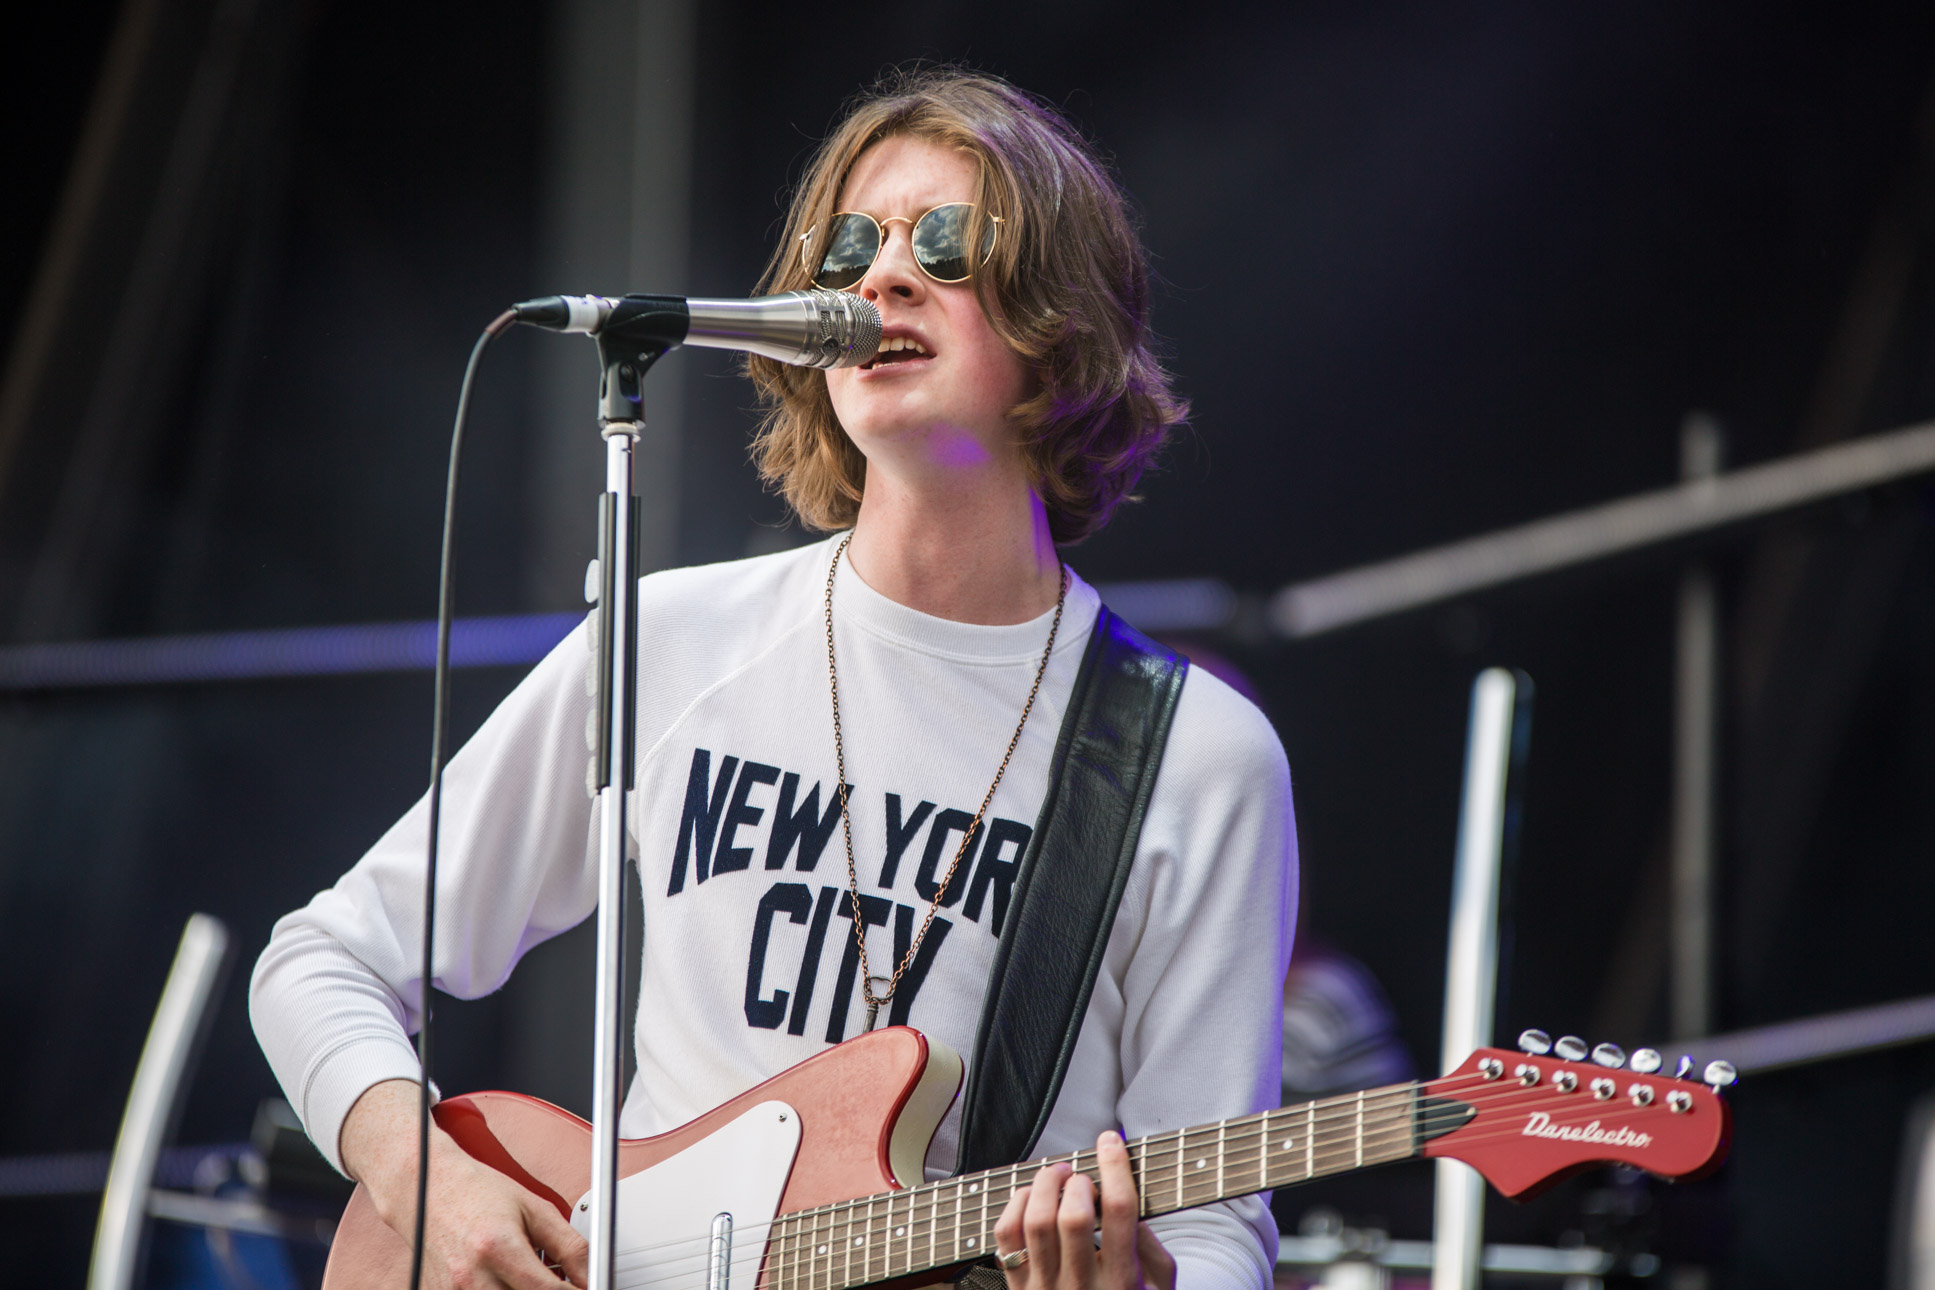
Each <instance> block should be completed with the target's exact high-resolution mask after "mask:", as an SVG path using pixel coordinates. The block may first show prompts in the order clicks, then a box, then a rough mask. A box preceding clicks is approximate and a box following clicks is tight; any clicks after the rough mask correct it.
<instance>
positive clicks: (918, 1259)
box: [323, 1026, 1731, 1290]
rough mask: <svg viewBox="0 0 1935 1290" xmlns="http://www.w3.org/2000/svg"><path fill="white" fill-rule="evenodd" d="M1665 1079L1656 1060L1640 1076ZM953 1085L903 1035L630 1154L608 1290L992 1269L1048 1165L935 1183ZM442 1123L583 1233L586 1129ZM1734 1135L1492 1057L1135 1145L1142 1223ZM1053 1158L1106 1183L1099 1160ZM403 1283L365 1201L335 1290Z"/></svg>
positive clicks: (1725, 1127) (1684, 1150)
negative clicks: (1293, 1195)
mask: <svg viewBox="0 0 1935 1290" xmlns="http://www.w3.org/2000/svg"><path fill="white" fill-rule="evenodd" d="M1635 1056H1636V1057H1638V1056H1639V1055H1638V1054H1636V1055H1635ZM1657 1063H1658V1057H1657V1055H1654V1054H1647V1055H1646V1060H1641V1061H1639V1062H1638V1065H1639V1066H1641V1067H1656V1066H1657ZM1730 1074H1731V1073H1730V1072H1729V1073H1728V1078H1730ZM960 1083H961V1059H960V1057H958V1056H957V1055H956V1054H955V1053H953V1052H952V1051H950V1050H948V1049H947V1048H945V1047H944V1046H943V1045H941V1044H938V1043H935V1042H933V1041H930V1040H929V1039H927V1038H926V1037H925V1036H923V1035H922V1034H921V1033H920V1032H919V1031H916V1030H912V1029H909V1028H908V1027H905V1026H897V1027H892V1028H889V1029H887V1030H880V1031H875V1032H873V1033H871V1034H865V1035H861V1036H860V1037H858V1038H856V1039H850V1040H848V1041H847V1042H846V1043H843V1044H839V1045H837V1046H836V1047H833V1048H829V1049H828V1050H827V1051H825V1052H823V1053H821V1054H819V1055H818V1056H816V1057H812V1058H809V1059H808V1060H806V1061H803V1062H801V1063H800V1064H799V1065H797V1066H795V1067H793V1068H792V1069H791V1070H789V1071H786V1072H785V1073H783V1074H781V1075H777V1076H774V1077H773V1078H772V1079H770V1080H767V1081H766V1082H765V1083H764V1084H761V1085H760V1086H759V1087H757V1088H755V1089H752V1090H750V1091H749V1092H746V1093H744V1094H741V1095H740V1096H739V1097H736V1098H734V1099H733V1100H732V1101H730V1102H727V1103H726V1104H725V1105H723V1106H720V1107H717V1108H715V1109H713V1110H711V1111H708V1112H707V1113H706V1114H704V1115H702V1116H700V1117H699V1118H698V1119H696V1120H693V1121H692V1122H691V1123H689V1124H687V1125H685V1126H683V1127H682V1128H678V1129H674V1130H672V1131H671V1132H669V1133H663V1134H660V1135H659V1136H657V1137H654V1138H640V1139H637V1140H635V1141H630V1142H624V1143H621V1144H620V1146H619V1163H618V1173H619V1177H620V1182H619V1187H618V1207H619V1213H618V1232H619V1241H618V1250H619V1253H618V1261H617V1262H618V1276H617V1281H616V1284H617V1285H618V1286H621V1287H651V1290H706V1288H707V1286H708V1284H709V1283H713V1282H719V1283H729V1284H730V1285H732V1286H737V1287H739V1288H740V1290H753V1287H759V1288H760V1290H847V1288H848V1287H858V1286H868V1285H873V1284H875V1283H877V1282H882V1281H896V1282H899V1283H901V1284H903V1285H919V1284H923V1283H926V1282H930V1281H941V1280H946V1279H948V1278H950V1277H951V1276H954V1275H956V1274H957V1273H958V1272H959V1270H960V1269H961V1267H962V1266H963V1265H965V1264H968V1263H972V1262H975V1261H977V1260H980V1259H984V1258H986V1257H988V1256H989V1255H991V1254H993V1253H994V1235H993V1231H994V1221H995V1219H996V1218H998V1217H999V1216H1000V1214H1001V1210H1002V1207H1003V1206H1005V1205H1006V1204H1007V1203H1008V1197H1009V1195H1010V1194H1011V1193H1012V1192H1013V1191H1014V1190H1015V1189H1016V1188H1017V1187H1019V1186H1025V1185H1026V1184H1027V1182H1028V1181H1029V1180H1030V1179H1031V1178H1032V1177H1033V1176H1034V1172H1035V1170H1036V1169H1037V1168H1039V1167H1040V1165H1042V1164H1043V1163H1046V1162H1045V1161H1035V1162H1033V1163H1030V1164H1025V1165H1012V1166H1006V1167H1003V1168H1000V1169H990V1170H987V1171H985V1172H982V1173H973V1174H964V1175H962V1176H961V1177H958V1178H947V1179H943V1180H942V1181H940V1182H932V1183H930V1182H923V1181H922V1179H923V1177H924V1174H923V1171H922V1163H921V1162H922V1159H923V1157H924V1156H925V1155H926V1153H927V1147H928V1144H929V1142H930V1141H931V1140H932V1138H933V1136H934V1130H935V1129H936V1128H937V1127H938V1126H939V1124H940V1122H941V1117H942V1116H943V1115H944V1114H945V1113H946V1112H947V1109H948V1107H949V1106H950V1105H951V1104H952V1103H953V1101H954V1096H955V1094H956V1092H957V1091H958V1090H959V1088H960ZM436 1116H437V1123H439V1124H440V1125H442V1126H443V1128H444V1129H445V1130H446V1131H448V1132H449V1133H450V1135H451V1136H452V1137H453V1138H455V1139H456V1140H457V1142H458V1143H459V1144H461V1145H462V1146H463V1148H464V1149H465V1150H466V1151H468V1152H470V1154H471V1155H473V1156H475V1157H477V1159H479V1160H481V1161H483V1162H484V1163H486V1164H488V1165H491V1166H492V1167H494V1168H496V1169H499V1170H501V1171H503V1172H504V1173H505V1174H508V1175H509V1176H510V1177H512V1178H515V1179H516V1180H517V1181H518V1182H520V1183H522V1184H523V1185H524V1186H525V1187H528V1188H530V1189H531V1191H533V1192H535V1193H536V1194H537V1195H539V1196H542V1197H543V1198H544V1199H545V1200H548V1201H549V1202H551V1203H552V1204H553V1205H556V1206H557V1207H558V1212H559V1213H561V1214H564V1215H566V1216H567V1217H569V1218H570V1219H571V1221H572V1224H573V1226H575V1227H577V1228H578V1229H579V1230H580V1231H581V1232H586V1233H587V1234H588V1233H589V1231H590V1221H591V1212H590V1204H589V1200H588V1198H587V1197H586V1193H587V1192H588V1191H589V1190H590V1186H591V1126H589V1125H588V1124H586V1123H585V1122H584V1121H583V1120H581V1119H579V1118H578V1117H577V1116H575V1115H572V1114H570V1113H569V1112H567V1111H561V1110H559V1109H558V1108H557V1107H555V1106H552V1105H550V1104H549V1103H547V1102H540V1101H538V1100H537V1099H536V1098H530V1097H524V1096H522V1095H520V1094H517V1093H475V1094H471V1095H469V1096H466V1097H453V1098H451V1099H449V1100H447V1101H445V1102H443V1103H442V1104H440V1105H439V1106H438V1107H437V1108H436ZM1729 1124H1730V1115H1729V1112H1728V1110H1727V1106H1726V1103H1725V1102H1723V1101H1722V1100H1721V1099H1720V1098H1719V1096H1718V1095H1717V1092H1716V1090H1715V1089H1710V1088H1708V1087H1707V1086H1706V1085H1704V1084H1696V1083H1692V1082H1690V1081H1688V1080H1686V1079H1683V1078H1674V1077H1670V1076H1666V1075H1661V1074H1656V1073H1654V1071H1652V1070H1637V1069H1635V1070H1616V1069H1609V1068H1608V1067H1606V1066H1603V1065H1587V1064H1584V1063H1580V1062H1574V1061H1566V1060H1562V1059H1560V1058H1557V1057H1546V1056H1532V1055H1528V1054H1526V1053H1512V1052H1505V1051H1503V1050H1500V1049H1491V1048H1486V1049H1480V1050H1479V1051H1478V1052H1476V1053H1474V1054H1472V1056H1471V1057H1470V1058H1469V1059H1468V1060H1467V1061H1466V1062H1465V1064H1464V1065H1463V1066H1461V1067H1459V1068H1458V1069H1457V1070H1455V1071H1453V1072H1452V1073H1451V1074H1449V1075H1445V1076H1442V1077H1440V1078H1438V1079H1434V1080H1425V1081H1423V1082H1421V1083H1417V1084H1396V1085H1392V1086H1391V1087H1389V1088H1380V1089H1373V1090H1370V1091H1368V1092H1364V1093H1353V1094H1349V1095H1347V1096H1344V1097H1332V1098H1326V1099H1324V1100H1322V1101H1317V1102H1308V1103H1305V1104H1304V1105H1302V1106H1290V1107H1284V1108H1283V1109H1282V1110H1277V1111H1265V1112H1262V1113H1260V1114H1257V1115H1246V1116H1241V1117H1239V1118H1237V1119H1233V1120H1225V1121H1223V1122H1222V1123H1220V1124H1210V1125H1204V1126H1203V1127H1201V1128H1195V1129H1181V1130H1177V1131H1174V1132H1170V1133H1158V1134H1153V1135H1151V1136H1149V1137H1146V1138H1138V1139H1136V1140H1134V1141H1132V1142H1130V1143H1129V1144H1128V1146H1129V1161H1130V1164H1131V1166H1132V1167H1133V1168H1134V1170H1135V1174H1136V1182H1137V1186H1138V1189H1139V1191H1140V1194H1141V1198H1142V1213H1143V1216H1144V1217H1145V1218H1146V1217H1150V1216H1153V1215H1156V1214H1167V1213H1170V1212H1172V1211H1174V1210H1179V1209H1188V1208H1190V1207H1191V1206H1194V1205H1203V1204H1207V1203H1209V1202H1210V1201H1215V1200H1222V1199H1225V1198H1227V1197H1231V1196H1242V1195H1246V1194H1248V1193H1250V1192H1255V1191H1262V1190H1264V1189H1266V1188H1272V1187H1285V1186H1289V1185H1291V1184H1293V1183H1300V1182H1303V1181H1305V1180H1306V1179H1310V1178H1316V1177H1319V1176H1321V1175H1324V1174H1336V1173H1344V1172H1346V1171H1348V1170H1353V1169H1362V1168H1367V1167H1369V1166H1371V1165H1378V1164H1386V1163H1388V1162H1390V1161H1394V1160H1409V1159H1411V1158H1413V1157H1416V1156H1450V1157H1452V1158H1453V1159H1457V1160H1462V1161H1464V1162H1465V1163H1466V1164H1469V1165H1471V1166H1472V1167H1473V1168H1475V1169H1477V1170H1478V1171H1479V1172H1480V1173H1481V1174H1483V1175H1484V1176H1485V1177H1486V1179H1488V1180H1489V1181H1490V1182H1491V1184H1492V1185H1493V1186H1494V1187H1496V1188H1498V1190H1499V1191H1501V1192H1503V1193H1504V1194H1505V1195H1506V1196H1509V1197H1513V1198H1515V1199H1517V1198H1522V1197H1525V1196H1529V1195H1532V1194H1533V1193H1534V1192H1537V1191H1539V1190H1542V1189H1543V1188H1545V1187H1547V1186H1550V1185H1551V1184H1552V1183H1554V1182H1556V1181H1558V1180H1559V1179H1560V1178H1562V1177H1564V1176H1566V1175H1567V1174H1570V1173H1574V1172H1577V1171H1578V1170H1580V1169H1584V1168H1586V1167H1587V1166H1589V1165H1593V1164H1601V1163H1613V1162H1616V1163H1620V1164H1627V1165H1633V1166H1635V1167H1637V1168H1640V1169H1644V1170H1646V1171H1648V1172H1649V1173H1654V1174H1658V1175H1660V1176H1661V1177H1664V1178H1691V1177H1697V1176H1699V1175H1701V1174H1703V1173H1706V1172H1708V1171H1710V1170H1712V1169H1713V1168H1715V1167H1716V1166H1718V1165H1719V1163H1720V1160H1721V1158H1722V1157H1723V1156H1724V1155H1725V1154H1726V1150H1727V1138H1728V1131H1729ZM1056 1159H1060V1160H1067V1161H1070V1162H1071V1163H1072V1164H1073V1165H1074V1166H1075V1168H1076V1169H1078V1170H1080V1171H1082V1172H1084V1173H1086V1174H1088V1175H1089V1176H1090V1177H1094V1175H1095V1153H1094V1152H1093V1151H1081V1152H1077V1153H1075V1154H1074V1155H1073V1156H1061V1157H1056ZM721 1274H724V1275H723V1277H722V1276H721ZM409 1277H410V1249H409V1245H408V1244H407V1243H406V1242H405V1241H404V1240H403V1239H402V1238H401V1237H399V1236H397V1235H396V1234H395V1233H394V1232H392V1231H391V1230H390V1229H389V1228H388V1227H387V1226H385V1225H384V1223H383V1221H382V1220H381V1219H380V1218H378V1217H377V1216H376V1210H375V1208H374V1206H373V1205H372V1204H371V1203H370V1201H369V1198H368V1197H367V1196H366V1195H365V1194H364V1193H363V1191H362V1189H361V1188H358V1189H357V1191H356V1194H355V1195H354V1196H353V1197H352V1198H351V1200H350V1203H349V1208H348V1210H347V1211H346V1212H345V1213H344V1215H343V1221H342V1224H341V1226H340V1227H339V1228H338V1229H337V1232H336V1240H335V1243H334V1244H333V1246H332V1247H331V1249H330V1254H329V1267H328V1270H327V1273H326V1275H325V1277H324V1280H323V1286H324V1290H351V1288H354V1290H365V1288H368V1287H384V1288H387V1287H393V1286H394V1287H402V1286H407V1285H408V1284H409Z"/></svg>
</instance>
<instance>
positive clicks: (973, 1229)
mask: <svg viewBox="0 0 1935 1290" xmlns="http://www.w3.org/2000/svg"><path fill="white" fill-rule="evenodd" d="M1433 1101H1434V1099H1430V1098H1420V1096H1419V1086H1418V1085H1416V1084H1397V1085H1393V1086H1391V1087H1389V1088H1381V1089H1373V1090H1371V1091H1369V1092H1364V1093H1352V1094H1348V1095H1346V1096H1343V1097H1333V1098H1325V1099H1323V1100H1321V1101H1316V1102H1306V1103H1304V1104H1303V1105H1301V1106H1288V1107H1283V1108H1281V1109H1279V1110H1275V1111H1263V1112H1259V1113H1258V1114H1255V1115H1246V1116H1241V1117H1239V1118H1237V1119H1233V1120H1224V1121H1221V1122H1219V1123H1216V1124H1209V1125H1203V1126H1201V1127H1198V1128H1192V1129H1178V1130H1175V1131H1172V1132H1169V1133H1155V1134H1150V1135H1149V1136H1148V1137H1143V1138H1136V1139H1134V1140H1132V1141H1130V1142H1129V1143H1128V1150H1129V1166H1130V1169H1131V1171H1132V1172H1133V1173H1134V1175H1135V1179H1136V1191H1137V1194H1138V1195H1139V1196H1140V1198H1141V1204H1142V1216H1143V1217H1144V1218H1152V1217H1154V1216H1155V1215H1157V1214H1168V1213H1173V1212H1174V1211H1176V1210H1180V1209H1193V1208H1195V1207H1196V1206H1198V1205H1207V1204H1209V1203H1211V1202H1212V1201H1218V1200H1227V1199H1229V1198H1230V1197H1233V1196H1247V1195H1249V1194H1250V1193H1251V1192H1258V1191H1264V1190H1266V1189H1268V1188H1272V1187H1285V1186H1289V1185H1291V1184H1292V1183H1300V1182H1304V1181H1306V1180H1308V1179H1311V1178H1319V1177H1322V1176H1324V1175H1326V1174H1336V1173H1345V1172H1348V1171H1350V1170H1353V1169H1362V1168H1366V1167H1368V1166H1371V1165H1379V1164H1386V1163H1389V1162H1392V1161H1397V1160H1407V1159H1409V1158H1411V1157H1412V1156H1415V1155H1417V1154H1418V1153H1419V1149H1420V1147H1421V1146H1422V1145H1423V1142H1424V1140H1425V1138H1426V1137H1427V1136H1428V1135H1429V1130H1427V1129H1425V1128H1424V1127H1423V1120H1422V1119H1421V1113H1427V1108H1428V1106H1429V1104H1430V1103H1431V1102H1433ZM1057 1163H1066V1164H1069V1165H1071V1166H1073V1168H1074V1170H1075V1172H1077V1173H1080V1174H1085V1175H1087V1176H1088V1177H1089V1178H1090V1179H1091V1180H1093V1181H1097V1182H1098V1183H1099V1181H1100V1179H1099V1175H1098V1172H1097V1166H1096V1158H1095V1152H1094V1151H1093V1150H1092V1149H1091V1150H1086V1151H1077V1152H1074V1153H1073V1154H1071V1155H1064V1156H1051V1157H1049V1158H1048V1159H1046V1160H1036V1161H1031V1162H1029V1163H1027V1164H1019V1165H1008V1166H1004V1167H1002V1168H999V1169H988V1170H983V1171H981V1172H979V1173H971V1174H963V1175H961V1176H959V1177H957V1178H944V1179H942V1180H941V1181H939V1182H932V1183H926V1184H923V1185H922V1186H919V1187H911V1188H908V1189H907V1190H905V1191H895V1192H883V1193H881V1194H879V1195H876V1196H867V1197H862V1198H861V1199H859V1200H852V1201H842V1202H840V1203H838V1204H834V1205H825V1206H822V1207H821V1208H819V1209H812V1210H802V1211H799V1212H797V1213H793V1214H788V1215H786V1216H784V1217H783V1218H781V1219H779V1220H778V1221H777V1222H776V1223H775V1224H774V1229H773V1231H774V1235H773V1241H772V1244H771V1246H770V1250H771V1253H772V1256H773V1257H772V1259H771V1261H770V1262H769V1264H768V1271H769V1276H770V1282H769V1284H770V1285H771V1287H772V1290H846V1288H847V1287H852V1286H864V1285H871V1284H873V1283H875V1282H878V1281H886V1280H889V1279H891V1278H894V1277H901V1276H908V1275H911V1274H914V1273H918V1272H925V1271H927V1270H929V1269H932V1268H940V1267H947V1266H949V1265H952V1264H958V1263H965V1262H970V1261H973V1260H976V1259H983V1258H987V1257H990V1256H991V1255H993V1254H994V1252H995V1251H994V1224H995V1220H996V1219H998V1218H999V1217H1000V1216H1001V1212H1002V1210H1003V1209H1005V1208H1006V1207H1007V1204H1008V1201H1009V1199H1010V1198H1011V1197H1012V1196H1013V1195H1014V1194H1015V1192H1017V1191H1019V1190H1020V1189H1022V1188H1024V1187H1026V1186H1027V1185H1028V1184H1029V1183H1030V1182H1031V1181H1033V1179H1034V1176H1035V1173H1036V1172H1037V1171H1038V1170H1039V1169H1040V1168H1041V1167H1042V1166H1043V1165H1048V1164H1057Z"/></svg>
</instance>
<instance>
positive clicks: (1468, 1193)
mask: <svg viewBox="0 0 1935 1290" xmlns="http://www.w3.org/2000/svg"><path fill="white" fill-rule="evenodd" d="M1531 691H1532V686H1531V682H1530V681H1529V680H1527V679H1526V678H1524V677H1523V676H1521V675H1519V674H1517V673H1514V672H1509V671H1506V670H1505V669H1503V668H1488V669H1487V670H1485V671H1483V672H1481V673H1479V674H1478V679H1477V680H1476V681H1475V682H1473V684H1472V688H1471V721H1470V726H1469V731H1468V734H1467V737H1466V744H1465V792H1464V802H1463V804H1462V806H1461V807H1460V809H1459V817H1458V860H1457V869H1456V872H1455V874H1454V876H1453V878H1452V888H1451V938H1450V947H1449V949H1448V951H1447V953H1446V960H1445V1020H1444V1045H1443V1049H1442V1059H1441V1069H1443V1070H1451V1069H1453V1068H1454V1067H1456V1066H1457V1065H1458V1063H1459V1062H1461V1061H1463V1060H1464V1059H1465V1058H1466V1057H1468V1056H1470V1054H1471V1051H1472V1050H1473V1049H1474V1048H1479V1047H1482V1046H1483V1045H1485V1044H1486V1043H1488V1042H1490V1040H1491V1035H1492V1011H1493V1006H1494V1004H1495V1002H1496V1000H1497V997H1498V930H1499V929H1498V891H1499V880H1500V875H1501V873H1502V871H1503V869H1504V864H1505V859H1506V848H1507V843H1508V834H1509V831H1510V830H1509V823H1510V819H1509V816H1510V796H1511V794H1512V792H1513V791H1514V784H1513V780H1514V778H1515V777H1514V775H1513V771H1514V769H1515V768H1516V765H1517V764H1518V762H1519V761H1520V759H1521V758H1522V757H1523V754H1524V734H1525V729H1524V722H1525V718H1526V716H1527V714H1528V713H1529V704H1530V702H1531ZM1437 1169H1438V1191H1437V1199H1436V1204H1435V1212H1434V1221H1433V1236H1432V1243H1433V1247H1434V1248H1433V1253H1432V1267H1431V1290H1472V1287H1474V1286H1476V1285H1477V1284H1478V1259H1479V1254H1480V1252H1481V1241H1482V1238H1483V1228H1484V1217H1485V1208H1484V1202H1485V1182H1484V1179H1483V1178H1481V1177H1480V1176H1479V1175H1478V1173H1477V1171H1475V1170H1473V1169H1472V1168H1471V1167H1470V1166H1469V1165H1465V1164H1461V1163H1460V1162H1458V1161H1456V1160H1440V1161H1438V1162H1437Z"/></svg>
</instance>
